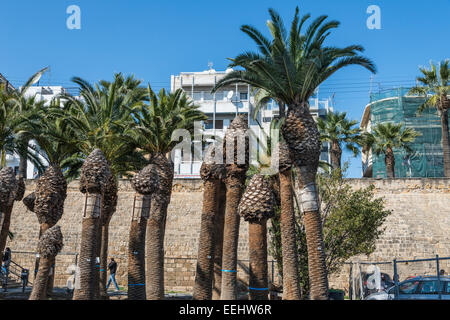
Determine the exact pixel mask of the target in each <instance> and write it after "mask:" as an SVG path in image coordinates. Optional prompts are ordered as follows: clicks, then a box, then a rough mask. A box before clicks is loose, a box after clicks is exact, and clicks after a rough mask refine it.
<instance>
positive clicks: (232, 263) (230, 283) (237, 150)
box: [220, 115, 249, 300]
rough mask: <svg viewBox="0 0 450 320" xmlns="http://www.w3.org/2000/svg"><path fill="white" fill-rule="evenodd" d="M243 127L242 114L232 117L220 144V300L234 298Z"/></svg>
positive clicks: (245, 162)
mask: <svg viewBox="0 0 450 320" xmlns="http://www.w3.org/2000/svg"><path fill="white" fill-rule="evenodd" d="M247 130H248V123H247V119H246V118H245V116H243V115H238V116H236V117H235V118H234V120H233V121H232V122H231V124H230V126H229V127H228V129H227V132H226V134H225V139H224V143H223V157H224V163H225V170H226V178H225V185H226V189H227V192H226V200H227V202H226V208H225V220H224V231H223V253H222V268H223V269H222V289H221V297H220V298H221V300H236V299H237V247H238V239H239V223H240V221H239V220H240V219H239V202H240V200H241V196H242V191H243V190H242V189H243V186H244V183H245V174H246V172H247V170H248V167H249V139H248V135H247ZM242 138H243V139H244V140H242ZM242 142H244V145H243V146H242V145H240V143H242ZM227 150H228V151H227Z"/></svg>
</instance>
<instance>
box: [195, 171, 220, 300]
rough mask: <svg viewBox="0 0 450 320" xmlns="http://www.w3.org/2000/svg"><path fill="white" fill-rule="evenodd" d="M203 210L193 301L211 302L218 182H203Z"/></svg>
mask: <svg viewBox="0 0 450 320" xmlns="http://www.w3.org/2000/svg"><path fill="white" fill-rule="evenodd" d="M203 186H204V188H203V210H202V217H201V226H200V236H199V241H198V255H197V269H196V274H195V284H194V293H193V298H194V300H211V298H212V281H213V274H214V248H215V242H214V240H215V239H214V229H215V228H214V222H215V220H216V215H217V210H218V205H217V201H218V195H219V188H220V180H216V179H211V180H205V181H204V182H203Z"/></svg>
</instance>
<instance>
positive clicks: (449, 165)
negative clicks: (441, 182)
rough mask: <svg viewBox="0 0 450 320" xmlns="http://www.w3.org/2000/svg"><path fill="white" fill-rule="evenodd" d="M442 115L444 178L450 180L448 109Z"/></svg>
mask: <svg viewBox="0 0 450 320" xmlns="http://www.w3.org/2000/svg"><path fill="white" fill-rule="evenodd" d="M440 115H441V130H442V151H443V153H444V176H445V177H446V178H450V137H449V131H448V109H444V110H442V111H441V113H440Z"/></svg>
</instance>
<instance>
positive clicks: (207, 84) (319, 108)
mask: <svg viewBox="0 0 450 320" xmlns="http://www.w3.org/2000/svg"><path fill="white" fill-rule="evenodd" d="M231 71H233V70H232V69H227V70H226V71H216V70H214V69H210V70H206V71H202V72H181V73H180V74H179V75H172V76H171V91H172V92H173V91H175V90H177V89H180V88H181V89H183V91H185V92H186V94H187V95H188V96H189V97H191V98H192V99H193V101H194V103H195V104H197V105H199V106H200V110H201V111H202V112H204V113H205V114H206V115H207V116H208V120H207V121H205V122H204V123H203V128H204V134H212V135H218V136H220V137H223V136H224V133H225V131H226V129H227V128H228V126H229V125H230V122H231V121H232V120H233V119H234V117H235V116H236V114H237V113H239V114H246V115H247V116H248V119H249V125H250V128H251V129H252V130H253V132H259V135H260V136H261V130H260V127H259V125H258V122H259V123H260V124H261V126H262V127H263V128H264V130H265V132H269V130H268V129H269V126H270V122H271V121H272V119H273V118H274V117H278V116H279V108H278V106H277V104H276V103H274V102H272V103H269V104H267V105H266V107H265V108H264V109H263V110H262V111H261V112H260V113H259V115H258V122H257V121H255V120H253V112H254V108H255V105H254V103H255V101H254V93H253V91H252V88H251V86H249V85H247V84H235V85H232V86H229V87H225V88H222V89H220V90H219V91H217V92H216V93H214V94H212V93H211V89H212V88H213V87H214V86H215V84H216V83H217V82H218V81H219V80H220V79H221V78H223V77H224V76H225V74H227V73H228V72H231ZM310 106H311V112H312V114H313V116H314V117H318V116H320V117H325V115H326V114H327V113H328V112H331V111H333V106H332V103H331V100H330V99H326V100H319V97H318V92H317V93H316V95H315V97H313V98H312V99H311V100H310ZM192 158H193V157H192V155H191V154H187V155H185V154H181V150H176V151H175V157H174V165H175V177H176V178H194V179H195V178H199V177H200V175H199V170H200V166H201V161H195V160H194V159H192ZM321 160H323V161H327V162H330V159H329V153H328V146H326V145H325V146H324V149H323V150H322V155H321Z"/></svg>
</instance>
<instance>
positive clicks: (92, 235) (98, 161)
mask: <svg viewBox="0 0 450 320" xmlns="http://www.w3.org/2000/svg"><path fill="white" fill-rule="evenodd" d="M110 175H111V171H110V169H109V165H108V162H107V161H106V158H105V156H104V155H103V153H102V152H101V150H100V149H95V150H94V151H93V152H92V153H91V154H90V155H89V156H88V157H87V158H86V160H85V161H84V163H83V166H82V167H81V176H80V191H81V192H82V193H84V194H85V195H86V198H85V205H84V212H83V222H82V229H81V245H80V260H79V268H80V275H79V277H78V283H79V287H77V288H75V291H74V293H73V300H94V299H97V298H98V297H97V295H96V294H97V289H96V288H98V268H97V267H96V264H97V262H96V260H97V257H98V255H97V254H98V252H97V247H98V246H97V240H98V239H97V235H98V232H99V221H98V220H99V218H100V207H101V204H100V203H101V198H102V195H103V194H104V190H105V188H106V184H107V183H108V179H109V176H110Z"/></svg>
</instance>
